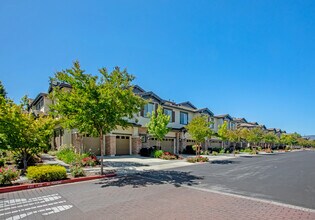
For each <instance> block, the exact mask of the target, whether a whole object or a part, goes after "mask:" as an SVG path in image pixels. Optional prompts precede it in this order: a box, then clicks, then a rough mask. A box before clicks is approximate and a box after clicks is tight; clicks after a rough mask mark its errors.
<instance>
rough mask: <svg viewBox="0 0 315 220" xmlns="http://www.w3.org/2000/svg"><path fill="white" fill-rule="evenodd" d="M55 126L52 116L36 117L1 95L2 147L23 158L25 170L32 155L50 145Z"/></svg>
mask: <svg viewBox="0 0 315 220" xmlns="http://www.w3.org/2000/svg"><path fill="white" fill-rule="evenodd" d="M54 126H55V124H54V120H53V119H52V118H51V117H48V116H43V115H39V116H38V117H37V118H35V117H34V116H33V115H32V114H30V113H28V112H26V111H24V110H23V109H22V107H21V106H18V105H16V104H14V103H13V102H12V101H11V100H5V99H4V98H3V97H0V148H1V149H5V150H9V151H11V152H13V153H14V154H15V155H17V157H18V158H21V159H22V161H23V169H24V171H25V170H26V168H27V164H28V161H29V159H30V158H31V157H32V156H34V155H36V154H38V153H39V152H41V151H42V150H43V149H45V148H48V147H49V142H50V140H51V137H52V134H53V131H54Z"/></svg>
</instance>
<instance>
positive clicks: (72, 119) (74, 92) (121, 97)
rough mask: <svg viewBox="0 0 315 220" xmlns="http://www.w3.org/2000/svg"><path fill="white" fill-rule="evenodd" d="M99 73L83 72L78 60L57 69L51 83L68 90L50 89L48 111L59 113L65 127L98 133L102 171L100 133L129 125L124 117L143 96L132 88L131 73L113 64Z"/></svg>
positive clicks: (137, 108) (137, 106) (141, 102)
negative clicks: (66, 66)
mask: <svg viewBox="0 0 315 220" xmlns="http://www.w3.org/2000/svg"><path fill="white" fill-rule="evenodd" d="M99 73H100V76H92V75H90V74H86V73H84V70H82V69H81V67H80V64H79V62H78V61H76V62H74V64H73V67H72V68H71V69H66V70H63V71H61V72H57V73H56V74H55V77H54V78H52V79H51V80H52V82H54V83H58V82H59V83H60V82H63V83H68V84H70V85H71V87H72V89H71V90H70V91H67V90H62V89H59V87H58V86H56V87H55V89H54V90H53V92H52V93H51V98H52V100H54V104H53V105H51V106H50V107H51V110H52V114H53V115H55V116H57V117H60V118H61V120H62V125H63V126H64V127H65V128H77V129H78V131H79V132H80V133H88V134H90V135H92V136H94V137H99V139H100V146H101V173H102V174H103V155H104V145H103V135H106V134H108V133H110V132H111V131H112V130H114V129H116V128H117V126H121V127H123V128H125V127H127V126H129V123H128V121H127V120H128V119H129V118H132V117H133V116H134V114H136V113H138V112H139V111H140V110H141V108H142V107H143V105H144V100H143V99H142V98H141V97H139V96H137V95H135V94H134V93H133V91H132V89H133V88H132V85H131V83H132V81H133V79H134V76H132V75H130V74H128V73H127V71H126V70H123V71H121V70H120V69H119V68H118V67H116V68H115V69H114V70H113V71H112V72H111V73H108V72H107V70H106V68H102V69H100V70H99Z"/></svg>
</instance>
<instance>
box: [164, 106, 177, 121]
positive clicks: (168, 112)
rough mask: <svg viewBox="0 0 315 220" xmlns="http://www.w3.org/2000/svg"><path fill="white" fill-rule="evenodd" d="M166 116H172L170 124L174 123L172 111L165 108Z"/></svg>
mask: <svg viewBox="0 0 315 220" xmlns="http://www.w3.org/2000/svg"><path fill="white" fill-rule="evenodd" d="M163 111H164V114H165V115H169V116H170V122H174V121H175V120H174V118H173V111H172V110H171V109H167V108H165V109H164V110H163Z"/></svg>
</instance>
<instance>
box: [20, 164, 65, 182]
mask: <svg viewBox="0 0 315 220" xmlns="http://www.w3.org/2000/svg"><path fill="white" fill-rule="evenodd" d="M26 173H27V174H26V176H27V178H29V179H30V180H33V181H34V182H49V181H55V180H62V179H66V178H67V171H66V168H64V167H63V166H59V165H42V166H31V167H28V168H27V170H26Z"/></svg>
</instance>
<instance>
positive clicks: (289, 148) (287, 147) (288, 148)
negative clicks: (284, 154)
mask: <svg viewBox="0 0 315 220" xmlns="http://www.w3.org/2000/svg"><path fill="white" fill-rule="evenodd" d="M284 150H285V151H290V150H292V148H291V147H290V146H286V147H285V148H284Z"/></svg>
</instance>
